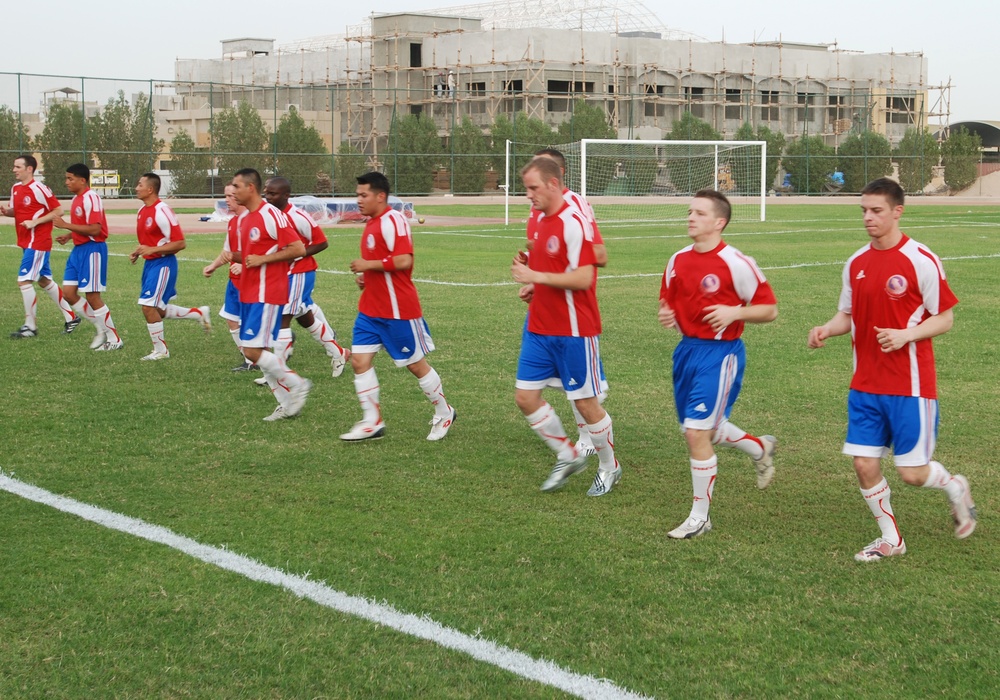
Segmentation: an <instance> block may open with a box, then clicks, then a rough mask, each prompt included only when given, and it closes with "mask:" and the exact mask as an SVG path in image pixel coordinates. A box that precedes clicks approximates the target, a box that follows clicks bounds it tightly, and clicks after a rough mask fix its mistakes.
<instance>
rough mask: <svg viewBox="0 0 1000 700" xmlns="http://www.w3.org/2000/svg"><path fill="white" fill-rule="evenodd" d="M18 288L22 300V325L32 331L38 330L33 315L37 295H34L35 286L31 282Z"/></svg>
mask: <svg viewBox="0 0 1000 700" xmlns="http://www.w3.org/2000/svg"><path fill="white" fill-rule="evenodd" d="M20 289H21V301H23V302H24V325H26V326H27V327H28V328H30V329H31V330H33V331H34V330H38V323H37V321H36V316H35V310H36V304H37V303H38V297H37V296H36V295H35V286H34V285H33V284H26V285H23V286H21V287H20Z"/></svg>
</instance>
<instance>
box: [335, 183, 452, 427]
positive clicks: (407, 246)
mask: <svg viewBox="0 0 1000 700" xmlns="http://www.w3.org/2000/svg"><path fill="white" fill-rule="evenodd" d="M357 180H358V186H357V189H356V193H357V197H358V209H359V210H360V212H361V214H362V215H364V216H367V217H369V218H368V222H367V223H366V224H365V230H364V232H363V233H362V234H361V257H360V258H358V259H356V260H352V261H351V272H353V273H354V274H355V282H356V283H357V285H358V287H359V288H360V289H361V299H360V300H359V301H358V317H357V319H356V320H355V321H354V332H353V337H352V339H351V341H352V345H351V368H352V369H353V370H354V390H355V391H356V392H357V395H358V401H359V402H360V403H361V411H362V418H361V420H360V421H359V422H358V423H355V425H354V427H353V428H351V429H350V431H348V432H346V433H344V434H343V435H341V436H340V439H341V440H345V441H347V442H358V441H360V440H373V439H376V438H380V437H382V436H383V435H385V422H384V421H383V420H382V411H381V405H380V403H379V383H378V377H377V376H376V374H375V368H374V367H373V366H372V362H373V361H374V359H375V353H377V352H378V351H379V349H380V348H383V347H384V348H385V350H386V352H388V353H389V356H390V357H391V358H392V359H393V361H394V362H395V363H396V366H397V367H406V368H407V369H408V370H410V372H411V373H412V374H413V376H414V377H416V378H417V383H418V384H419V385H420V388H421V389H422V390H423V392H424V396H426V397H427V400H428V401H430V402H431V405H432V406H434V417H433V418H431V422H430V424H431V431H430V433H428V435H427V439H428V440H432V441H433V440H440V439H441V438H443V437H445V436H446V435H447V434H448V431H449V430H450V429H451V426H452V425H453V424H454V422H455V415H456V414H455V409H454V408H452V407H451V405H450V404H449V403H448V401H447V400H446V399H445V397H444V389H443V387H442V384H441V377H440V376H439V375H438V373H437V371H436V370H435V369H434V368H433V367H431V366H430V364H428V362H427V357H426V355H427V353H429V352H430V351H432V350H433V349H434V341H433V340H432V339H431V333H430V330H429V329H428V327H427V322H426V321H424V317H423V312H422V311H421V308H420V299H419V297H418V296H417V289H416V287H414V286H413V279H412V272H413V238H412V237H411V234H410V224H409V223H408V222H407V221H406V218H405V217H404V216H403V215H402V214H400V213H399V212H398V211H395V210H394V209H392V208H391V207H389V204H388V198H389V180H388V179H387V178H386V176H385V175H383V174H382V173H378V172H370V173H366V174H364V175H361V176H360V177H358V178H357Z"/></svg>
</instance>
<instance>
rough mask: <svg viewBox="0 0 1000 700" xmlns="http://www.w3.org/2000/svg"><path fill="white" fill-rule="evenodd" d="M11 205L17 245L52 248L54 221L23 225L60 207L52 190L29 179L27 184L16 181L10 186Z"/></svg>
mask: <svg viewBox="0 0 1000 700" xmlns="http://www.w3.org/2000/svg"><path fill="white" fill-rule="evenodd" d="M10 206H11V208H13V210H14V229H15V230H16V231H17V245H18V247H20V248H25V249H27V248H30V249H31V250H52V222H51V221H48V222H46V223H44V224H39V225H38V226H36V227H35V228H33V229H30V230H29V229H27V228H25V227H24V226H23V224H24V222H25V221H28V220H29V219H37V218H39V217H41V216H45V215H46V214H48V213H49V212H50V211H54V210H55V209H57V208H58V207H59V200H58V199H56V197H55V195H54V194H52V190H50V189H49V188H48V187H46V186H45V185H43V184H42V183H40V182H38V181H37V180H29V181H28V182H27V183H26V184H23V185H22V184H21V183H20V182H18V183H15V184H14V186H13V187H11V188H10Z"/></svg>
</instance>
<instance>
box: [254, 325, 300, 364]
mask: <svg viewBox="0 0 1000 700" xmlns="http://www.w3.org/2000/svg"><path fill="white" fill-rule="evenodd" d="M293 342H294V341H293V340H292V329H291V328H282V329H280V330H279V331H278V339H277V340H276V341H274V354H275V355H277V356H278V357H280V358H281V361H282V362H288V356H289V355H290V354H291V350H292V343H293ZM257 364H260V363H259V362H258V363H257Z"/></svg>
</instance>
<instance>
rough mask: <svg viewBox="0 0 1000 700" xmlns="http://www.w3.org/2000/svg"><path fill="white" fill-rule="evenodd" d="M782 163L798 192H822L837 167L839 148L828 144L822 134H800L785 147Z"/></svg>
mask: <svg viewBox="0 0 1000 700" xmlns="http://www.w3.org/2000/svg"><path fill="white" fill-rule="evenodd" d="M781 164H782V165H783V166H784V168H785V172H787V173H788V174H789V175H791V176H792V187H793V188H794V189H795V191H796V192H800V193H802V194H817V193H822V192H824V191H825V185H826V182H827V179H828V178H829V177H830V175H832V174H833V172H834V171H835V170H836V169H837V149H835V148H834V147H833V146H828V145H826V142H825V141H823V137H821V136H800V137H799V138H798V139H796V140H795V141H792V142H791V143H790V144H789V145H788V148H786V149H785V155H784V157H783V158H782V159H781Z"/></svg>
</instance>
